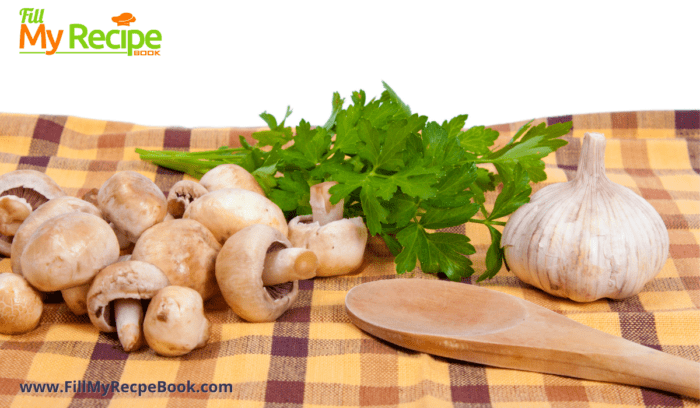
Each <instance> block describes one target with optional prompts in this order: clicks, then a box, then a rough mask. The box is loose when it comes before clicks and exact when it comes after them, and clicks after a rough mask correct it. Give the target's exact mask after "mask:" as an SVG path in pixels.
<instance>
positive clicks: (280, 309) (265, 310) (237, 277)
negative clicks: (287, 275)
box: [216, 224, 299, 322]
mask: <svg viewBox="0 0 700 408" xmlns="http://www.w3.org/2000/svg"><path fill="white" fill-rule="evenodd" d="M279 246H282V247H284V248H289V247H291V244H290V242H289V240H288V239H287V238H286V237H285V236H284V235H282V233H281V232H279V231H278V230H277V229H275V228H272V227H270V226H267V225H262V224H254V225H251V226H249V227H246V228H244V229H242V230H241V231H239V232H237V233H236V234H235V235H233V236H231V238H229V239H228V240H227V241H226V243H225V244H224V246H223V247H222V248H221V251H220V252H219V255H218V256H217V257H216V281H217V282H219V288H220V289H221V293H222V295H223V297H224V299H225V300H226V303H228V305H229V306H230V307H231V309H232V310H233V312H234V313H236V314H237V315H238V316H240V317H241V318H243V319H245V320H248V321H250V322H271V321H273V320H275V319H277V318H278V317H279V316H280V315H282V313H284V312H285V311H287V309H289V307H290V306H291V305H292V303H294V301H295V300H296V298H297V295H298V293H299V282H298V281H294V282H293V283H292V284H291V285H289V284H282V285H275V286H271V287H269V288H268V287H266V286H264V285H263V281H262V272H263V267H264V262H265V255H266V254H267V252H268V250H270V249H271V248H275V247H279ZM288 286H291V289H290V290H289V292H288V293H283V292H284V290H282V289H283V288H286V287H288Z"/></svg>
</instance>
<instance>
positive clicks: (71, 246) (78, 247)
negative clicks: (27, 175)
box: [20, 212, 119, 292]
mask: <svg viewBox="0 0 700 408" xmlns="http://www.w3.org/2000/svg"><path fill="white" fill-rule="evenodd" d="M118 257H119V242H117V237H116V236H115V235H114V231H112V228H110V227H109V225H108V224H107V222H105V220H103V219H102V218H100V217H98V216H96V215H93V214H86V213H82V212H73V213H70V214H65V215H59V216H57V217H53V218H51V219H49V220H48V221H46V222H44V223H43V224H41V225H40V226H39V228H37V229H36V231H34V233H33V234H32V236H31V237H30V238H29V242H28V243H27V245H26V246H25V248H24V250H23V251H22V254H21V256H20V262H21V268H22V274H23V275H24V277H25V278H27V280H28V281H29V283H31V284H32V286H34V287H35V288H37V289H39V290H40V291H43V292H53V291H56V290H63V289H68V288H72V287H74V286H80V285H83V284H86V283H88V282H90V280H91V279H92V278H93V277H94V276H95V275H97V273H98V272H99V271H100V270H101V269H102V268H104V267H105V266H107V265H109V264H111V263H114V262H115V261H116V260H117V258H118Z"/></svg>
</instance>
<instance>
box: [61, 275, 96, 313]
mask: <svg viewBox="0 0 700 408" xmlns="http://www.w3.org/2000/svg"><path fill="white" fill-rule="evenodd" d="M88 290H90V283H86V284H84V285H80V286H74V287H72V288H68V289H63V290H62V291H61V296H63V301H64V302H66V306H68V309H70V311H71V312H73V314H74V315H76V316H82V315H84V314H86V313H87V293H88Z"/></svg>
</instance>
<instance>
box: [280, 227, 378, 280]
mask: <svg viewBox="0 0 700 408" xmlns="http://www.w3.org/2000/svg"><path fill="white" fill-rule="evenodd" d="M311 219H312V217H311V216H310V215H300V216H297V217H295V218H293V219H292V220H291V221H290V222H289V241H290V242H291V243H292V246H294V247H297V248H306V249H310V250H312V251H313V252H314V253H315V254H316V256H317V257H318V269H316V276H336V275H344V274H346V273H350V272H352V271H354V270H356V269H357V268H359V267H360V266H361V265H362V261H363V258H364V254H365V246H366V245H367V236H368V232H367V227H365V223H364V222H363V221H362V217H355V218H344V219H342V220H338V221H332V222H329V223H328V224H326V225H324V226H320V225H319V223H318V222H311Z"/></svg>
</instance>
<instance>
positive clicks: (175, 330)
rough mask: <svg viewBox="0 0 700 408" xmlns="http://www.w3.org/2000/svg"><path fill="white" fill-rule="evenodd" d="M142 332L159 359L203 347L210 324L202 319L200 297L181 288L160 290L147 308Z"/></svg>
mask: <svg viewBox="0 0 700 408" xmlns="http://www.w3.org/2000/svg"><path fill="white" fill-rule="evenodd" d="M143 333H144V335H145V337H146V342H147V343H148V345H149V346H150V347H151V348H152V349H153V351H155V352H156V353H158V354H160V355H163V356H181V355H184V354H187V353H189V352H190V351H192V350H194V349H196V348H200V347H204V346H205V345H206V344H207V342H208V341H209V336H210V335H211V323H210V322H209V320H208V319H207V318H206V317H205V316H204V301H203V300H202V297H201V296H199V293H198V292H197V291H196V290H194V289H190V288H186V287H183V286H167V287H165V288H163V289H161V290H160V291H159V292H158V293H157V294H156V295H155V296H154V297H153V299H151V302H150V303H149V305H148V310H147V311H146V317H145V318H144V321H143Z"/></svg>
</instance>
